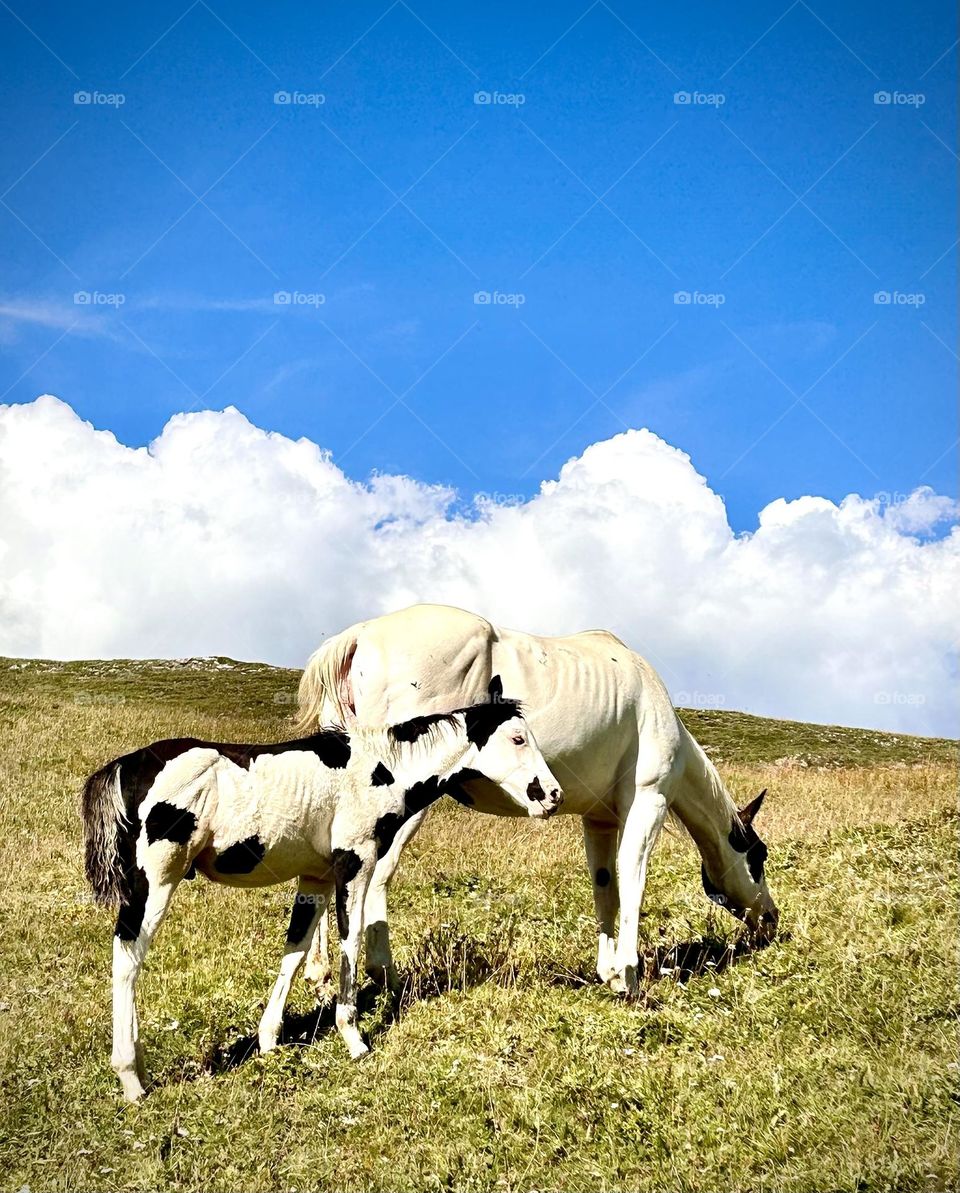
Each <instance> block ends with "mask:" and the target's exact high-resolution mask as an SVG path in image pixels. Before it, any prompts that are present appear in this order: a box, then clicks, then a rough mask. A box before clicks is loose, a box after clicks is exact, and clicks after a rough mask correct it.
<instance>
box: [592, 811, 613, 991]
mask: <svg viewBox="0 0 960 1193" xmlns="http://www.w3.org/2000/svg"><path fill="white" fill-rule="evenodd" d="M619 831H620V830H619V828H618V827H617V825H615V824H607V823H605V822H602V821H596V820H587V819H586V817H584V821H583V844H584V848H585V849H586V853H587V869H588V870H589V871H590V884H591V886H592V888H593V905H594V907H595V908H596V912H597V932H598V937H597V975H598V976H599V978H600V981H601V982H609V981H611V980H612V979H613V978H614V976H615V975H616V972H617V969H616V964H615V952H616V931H617V908H618V907H619V903H620V896H619V893H618V886H617V835H618V833H619Z"/></svg>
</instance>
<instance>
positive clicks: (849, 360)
mask: <svg viewBox="0 0 960 1193" xmlns="http://www.w3.org/2000/svg"><path fill="white" fill-rule="evenodd" d="M91 11H92V10H90V9H88V8H83V7H78V6H75V5H66V4H44V3H34V4H31V5H30V6H29V8H27V7H26V6H21V5H20V4H19V3H11V4H9V5H8V4H7V3H5V2H4V3H2V4H0V30H2V37H0V47H2V48H0V62H2V70H3V79H4V90H5V95H4V101H5V102H4V104H3V106H2V111H0V122H2V125H3V133H4V136H3V141H4V144H5V147H6V149H5V154H4V161H3V172H2V184H0V191H2V192H3V194H2V204H3V205H2V206H0V235H2V239H3V249H4V260H5V263H6V268H5V270H4V274H3V278H2V281H0V393H3V392H4V391H6V392H5V396H4V397H3V398H2V401H4V402H8V403H9V402H27V401H31V400H32V399H33V398H35V397H36V396H37V395H38V394H40V393H43V392H51V393H54V394H56V395H58V396H59V397H61V398H63V399H64V400H65V401H67V402H69V403H70V404H71V405H72V406H73V407H74V408H75V409H76V410H77V411H78V412H79V413H80V414H81V415H82V416H83V417H84V418H87V419H90V420H91V421H92V422H94V423H95V424H96V425H97V426H99V427H106V428H109V429H110V430H112V431H114V432H115V433H116V434H117V436H118V437H119V438H120V439H121V440H122V441H124V442H126V443H128V444H142V443H146V442H148V441H149V440H150V439H151V438H153V437H154V436H155V435H157V434H158V433H159V431H160V429H161V428H162V426H163V424H164V423H165V421H166V420H167V419H168V418H169V416H170V415H171V414H173V413H174V412H176V411H181V410H189V409H201V408H206V407H211V408H214V409H218V408H222V407H223V406H225V405H228V404H232V405H235V406H237V407H238V408H239V409H240V410H241V411H243V413H244V414H246V415H247V416H248V417H249V418H250V419H251V420H252V421H254V422H256V423H257V424H258V425H260V426H263V427H267V428H269V429H275V430H278V431H282V432H283V433H285V434H287V435H293V436H298V435H306V436H309V437H310V438H311V439H313V440H315V441H316V442H318V443H320V444H321V445H322V446H324V447H326V448H329V449H330V450H331V451H332V453H333V456H334V460H335V461H336V462H337V463H339V464H340V465H341V466H342V467H343V468H344V469H345V470H346V472H347V473H348V474H349V475H351V476H353V477H356V478H365V477H367V476H369V475H370V473H371V472H372V471H374V470H379V471H387V472H394V471H397V472H404V473H408V474H410V475H412V476H415V477H417V478H419V479H422V480H426V481H433V482H443V483H446V484H450V485H453V486H455V487H457V488H458V489H459V490H460V491H461V492H463V493H464V494H465V495H470V494H472V493H474V492H476V491H485V492H496V493H505V494H529V493H531V492H533V491H535V490H536V488H537V486H538V485H539V482H540V481H541V480H542V479H543V478H549V477H552V476H555V475H556V473H557V471H558V469H559V467H560V466H561V465H562V463H563V462H564V461H565V460H566V459H568V458H569V457H570V456H572V455H574V454H577V453H579V452H581V451H582V450H583V449H584V447H585V446H586V445H588V444H590V443H592V442H595V441H597V440H600V439H604V438H607V437H609V436H610V435H612V434H615V433H616V432H617V431H619V430H622V429H623V428H624V427H625V426H632V427H649V428H650V429H651V430H653V431H654V432H656V433H657V434H658V435H660V436H662V437H663V438H665V439H666V440H667V441H668V442H670V443H672V444H674V445H676V446H678V447H680V448H682V449H683V450H684V451H687V452H689V453H690V454H691V456H692V457H693V460H694V463H695V465H696V466H697V468H698V469H699V470H700V471H701V472H703V473H705V474H706V476H707V477H708V479H709V481H710V483H711V485H712V486H713V487H714V488H715V489H716V490H717V491H718V492H720V493H721V494H722V495H723V496H724V498H725V500H726V502H727V506H728V510H729V512H730V517H731V522H732V524H733V526H734V527H735V528H737V529H752V528H753V527H754V526H755V524H756V513H757V511H758V509H760V508H761V507H762V506H764V505H765V504H766V503H767V502H769V501H771V500H773V499H774V498H776V497H780V496H786V497H796V496H799V495H801V494H808V493H814V494H821V495H824V496H827V497H830V498H834V499H836V498H839V497H842V496H844V495H845V494H847V493H849V492H859V493H863V494H865V495H868V496H869V495H873V494H876V493H878V492H886V493H890V494H896V493H905V492H908V491H910V490H912V489H913V488H914V487H915V486H917V485H920V484H928V485H932V486H933V487H934V488H935V489H936V490H938V491H939V492H943V493H953V492H954V491H955V482H954V464H953V452H952V451H951V449H952V447H953V446H954V444H955V441H956V424H955V412H954V398H953V395H954V386H955V371H956V357H955V355H954V350H953V348H952V346H951V345H952V342H953V341H952V329H953V326H954V322H955V317H956V310H955V298H954V281H955V264H954V263H955V255H954V254H955V243H956V239H955V238H956V231H955V224H956V210H955V202H954V196H953V190H952V180H953V174H954V170H955V166H956V159H955V156H954V154H953V150H952V149H951V146H952V145H953V144H954V142H955V116H954V111H953V106H952V105H953V93H954V89H955V85H956V61H957V58H956V55H957V51H956V41H955V39H956V29H955V24H954V18H953V14H952V6H948V5H947V4H946V3H939V2H934V3H930V4H926V5H924V6H923V8H922V10H917V9H912V8H910V7H909V6H905V5H902V4H891V3H879V4H876V3H871V4H869V5H868V4H866V3H857V4H847V5H844V6H841V7H837V6H832V7H829V8H828V7H826V6H823V7H821V6H819V5H818V6H817V7H812V6H810V5H808V4H806V3H804V2H803V0H798V2H797V3H793V4H790V3H789V0H785V2H784V3H783V5H782V6H781V5H774V6H771V5H760V4H749V3H748V4H742V5H732V6H724V7H718V6H717V5H713V4H693V5H690V6H683V7H680V6H659V7H654V6H639V5H635V4H634V5H630V4H626V3H621V4H610V5H607V4H606V3H603V2H602V0H601V2H598V3H594V4H592V5H588V4H584V3H577V4H563V3H558V4H555V5H549V6H547V5H526V6H517V5H508V4H496V5H484V6H479V5H477V6H470V7H462V6H457V7H456V8H454V7H452V6H449V5H441V4H436V3H428V2H427V0H417V3H416V4H407V3H404V2H403V0H398V2H397V3H393V4H390V3H388V2H387V0H381V3H378V4H376V5H369V4H363V3H361V4H355V5H340V6H331V5H324V6H301V5H292V4H291V5H284V4H277V5H270V6H268V7H267V6H262V5H255V4H236V3H234V4H227V3H217V4H208V3H206V2H205V0H197V2H196V3H193V4H188V3H186V2H184V3H177V4H163V3H158V4H155V5H150V6H145V5H144V6H129V5H104V6H100V7H98V8H97V10H96V15H95V17H91V15H90V14H91ZM277 92H283V93H285V94H287V95H291V96H293V97H294V98H293V99H292V100H291V102H288V103H277V102H275V98H276V93H277ZM877 92H883V93H885V94H886V95H889V96H891V97H892V98H891V102H889V103H882V102H881V103H878V102H875V93H877ZM75 93H83V94H84V95H87V96H89V97H90V102H87V103H83V102H75ZM478 93H483V94H484V95H486V96H493V97H494V99H493V100H492V101H491V102H488V103H482V102H476V99H477V94H478ZM677 93H684V95H686V96H689V97H690V102H686V103H684V102H677ZM321 97H322V98H321ZM683 97H684V96H683V95H681V96H680V99H681V100H682V99H683ZM81 98H82V96H81ZM121 100H122V102H120V101H121ZM521 101H522V102H521ZM878 292H883V293H886V294H891V295H894V298H893V300H892V301H890V302H887V303H883V302H879V303H878V302H877V301H875V295H876V294H877V293H878ZM78 293H79V294H88V295H92V296H93V298H92V299H91V301H90V302H88V303H82V302H76V301H75V297H74V296H75V295H76V294H78ZM278 293H279V294H290V295H294V296H295V297H294V298H293V299H292V300H291V301H290V302H289V303H278V302H277V301H276V300H275V295H277V294H278ZM477 293H487V294H496V295H497V296H498V297H500V298H506V299H507V300H506V301H491V302H489V303H477V302H476V301H475V295H476V294H477ZM678 293H681V294H689V295H691V296H693V297H692V300H691V301H690V302H689V303H682V302H679V303H678V302H677V301H675V296H676V295H677V294H678ZM115 296H120V297H119V298H116V297H115ZM317 296H322V301H321V299H320V298H319V297H317Z"/></svg>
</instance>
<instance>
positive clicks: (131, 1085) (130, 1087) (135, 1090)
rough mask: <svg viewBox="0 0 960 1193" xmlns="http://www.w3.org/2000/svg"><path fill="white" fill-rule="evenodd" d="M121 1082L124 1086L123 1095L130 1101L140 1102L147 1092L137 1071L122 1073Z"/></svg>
mask: <svg viewBox="0 0 960 1193" xmlns="http://www.w3.org/2000/svg"><path fill="white" fill-rule="evenodd" d="M120 1084H121V1085H122V1086H123V1096H124V1098H125V1099H126V1100H127V1101H128V1102H139V1101H140V1099H141V1098H142V1097H143V1095H144V1094H145V1093H146V1092H147V1091H146V1090H145V1089H144V1088H143V1086H142V1085H141V1084H140V1078H139V1077H137V1075H136V1074H135V1073H121V1074H120Z"/></svg>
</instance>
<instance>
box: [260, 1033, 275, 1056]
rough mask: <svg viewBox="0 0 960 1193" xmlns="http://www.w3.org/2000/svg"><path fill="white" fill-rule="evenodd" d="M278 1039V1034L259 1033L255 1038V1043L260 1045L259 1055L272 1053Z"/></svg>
mask: <svg viewBox="0 0 960 1193" xmlns="http://www.w3.org/2000/svg"><path fill="white" fill-rule="evenodd" d="M279 1038H280V1033H279V1032H261V1033H260V1034H259V1035H258V1036H257V1043H258V1044H259V1045H260V1054H261V1055H263V1053H265V1052H272V1051H273V1050H274V1048H276V1046H277V1040H278V1039H279Z"/></svg>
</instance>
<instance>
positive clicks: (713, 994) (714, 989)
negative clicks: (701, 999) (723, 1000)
mask: <svg viewBox="0 0 960 1193" xmlns="http://www.w3.org/2000/svg"><path fill="white" fill-rule="evenodd" d="M707 993H708V994H709V995H710V997H711V998H719V997H720V991H719V990H718V989H717V987H716V986H711V987H710V989H709V990H708V991H707Z"/></svg>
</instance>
